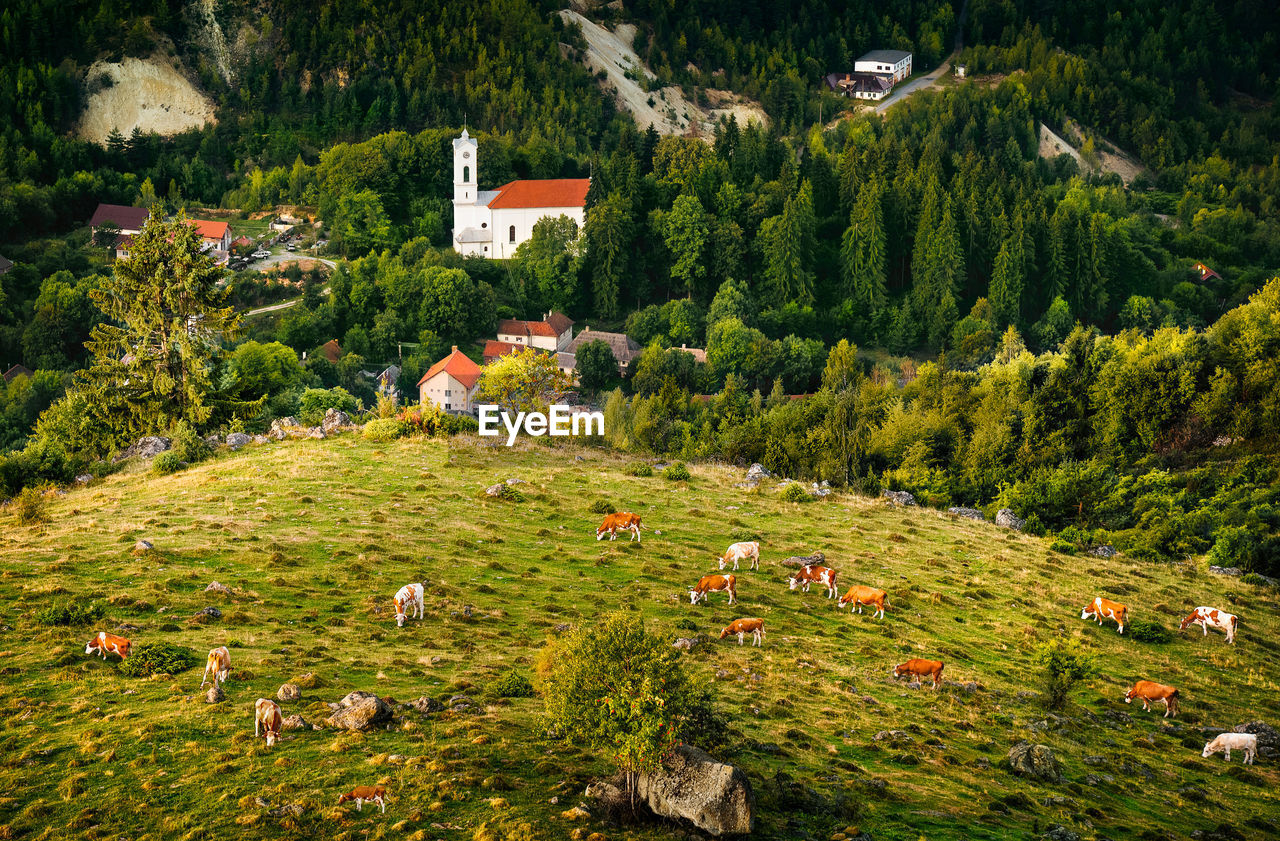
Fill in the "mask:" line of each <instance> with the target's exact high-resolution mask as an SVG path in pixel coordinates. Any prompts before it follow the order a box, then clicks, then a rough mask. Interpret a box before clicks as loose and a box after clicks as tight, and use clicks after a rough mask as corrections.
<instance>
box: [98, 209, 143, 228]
mask: <svg viewBox="0 0 1280 841" xmlns="http://www.w3.org/2000/svg"><path fill="white" fill-rule="evenodd" d="M150 215H151V212H150V211H149V210H147V209H146V208H145V207H129V206H127V205H123V204H100V205H98V209H97V210H95V211H94V212H93V218H92V219H90V220H89V227H91V228H98V227H101V226H102V225H105V224H106V223H108V222H110V223H111V224H113V225H115V226H116V227H117V228H119V229H120V230H122V231H140V230H142V226H143V225H145V224H146V222H147V217H148V216H150Z"/></svg>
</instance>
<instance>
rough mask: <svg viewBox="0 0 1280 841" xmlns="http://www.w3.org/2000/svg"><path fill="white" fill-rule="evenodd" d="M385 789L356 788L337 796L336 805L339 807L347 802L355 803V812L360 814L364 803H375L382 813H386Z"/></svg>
mask: <svg viewBox="0 0 1280 841" xmlns="http://www.w3.org/2000/svg"><path fill="white" fill-rule="evenodd" d="M386 797H387V788H386V786H356V787H355V788H353V789H351V791H349V792H347V793H346V794H339V795H338V805H339V806H341V805H342V804H343V803H346V802H347V801H348V800H354V801H355V802H356V811H357V812H362V811H364V809H363V808H362V807H363V806H364V804H365V803H377V804H378V805H379V806H381V807H382V812H383V813H384V814H385V813H386V811H387V800H386Z"/></svg>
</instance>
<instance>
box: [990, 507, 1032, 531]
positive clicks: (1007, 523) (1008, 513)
mask: <svg viewBox="0 0 1280 841" xmlns="http://www.w3.org/2000/svg"><path fill="white" fill-rule="evenodd" d="M1026 524H1027V521H1026V520H1024V519H1022V518H1021V517H1019V516H1018V515H1017V514H1015V513H1013V509H1012V508H1001V509H1000V510H999V511H997V512H996V525H997V526H1004V527H1005V528H1007V529H1013V530H1014V531H1022V527H1023V526H1025V525H1026Z"/></svg>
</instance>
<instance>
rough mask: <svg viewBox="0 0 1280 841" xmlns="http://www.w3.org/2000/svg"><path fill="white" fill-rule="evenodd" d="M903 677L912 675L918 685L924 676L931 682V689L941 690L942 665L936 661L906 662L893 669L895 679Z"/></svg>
mask: <svg viewBox="0 0 1280 841" xmlns="http://www.w3.org/2000/svg"><path fill="white" fill-rule="evenodd" d="M903 675H912V676H914V677H915V682H916V683H917V684H918V683H920V682H921V680H923V679H924V678H925V677H926V676H927V677H929V678H931V679H932V680H933V688H934V689H941V688H942V664H941V663H939V662H938V661H937V660H920V659H916V660H908V661H907V662H905V663H903V664H902V665H900V666H894V667H893V676H894V677H895V678H898V677H902V676H903Z"/></svg>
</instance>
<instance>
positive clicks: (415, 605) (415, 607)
mask: <svg viewBox="0 0 1280 841" xmlns="http://www.w3.org/2000/svg"><path fill="white" fill-rule="evenodd" d="M422 596H423V590H422V585H421V584H418V583H414V584H406V585H404V586H403V587H401V588H400V591H399V592H398V593H396V598H395V603H396V627H397V628H403V627H404V620H405V610H406V609H408V611H409V617H408V618H410V619H421V618H422V617H423V616H424V615H425V614H426V604H425V603H424V601H423V598H422Z"/></svg>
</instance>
